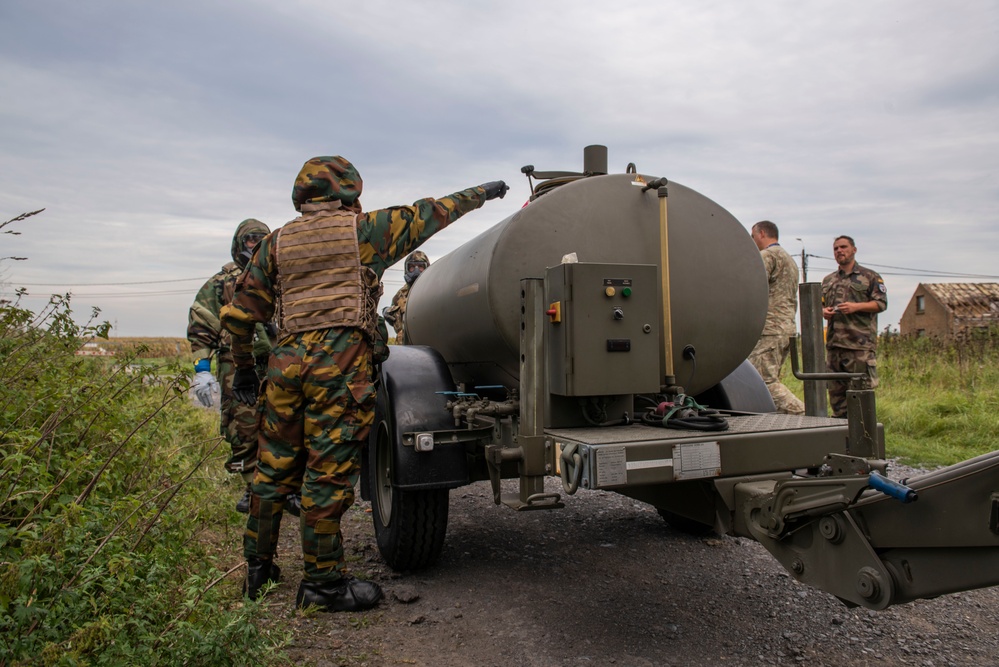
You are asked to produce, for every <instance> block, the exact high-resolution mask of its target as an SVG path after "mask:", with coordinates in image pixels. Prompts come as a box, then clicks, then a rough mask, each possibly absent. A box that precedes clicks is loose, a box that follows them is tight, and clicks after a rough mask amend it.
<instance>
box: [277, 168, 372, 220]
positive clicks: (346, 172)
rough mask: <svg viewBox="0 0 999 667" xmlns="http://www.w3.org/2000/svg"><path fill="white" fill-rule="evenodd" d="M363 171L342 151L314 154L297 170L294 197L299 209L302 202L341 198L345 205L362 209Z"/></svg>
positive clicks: (354, 209) (292, 192)
mask: <svg viewBox="0 0 999 667" xmlns="http://www.w3.org/2000/svg"><path fill="white" fill-rule="evenodd" d="M362 185H363V184H362V182H361V175H360V174H359V173H357V169H355V168H354V165H352V164H351V163H350V162H349V161H348V160H347V159H346V158H342V157H340V156H339V155H325V156H322V157H314V158H312V159H311V160H309V161H308V162H306V163H305V165H303V166H302V170H301V171H300V172H298V177H297V178H296V179H295V187H293V188H292V190H291V201H292V203H293V204H294V205H295V210H296V211H301V210H302V204H306V203H310V204H317V203H320V202H329V201H339V202H340V203H341V204H342V205H343V207H344V208H346V209H350V210H353V211H357V212H358V213H359V212H360V211H361V202H360V201H359V198H360V196H361V188H362Z"/></svg>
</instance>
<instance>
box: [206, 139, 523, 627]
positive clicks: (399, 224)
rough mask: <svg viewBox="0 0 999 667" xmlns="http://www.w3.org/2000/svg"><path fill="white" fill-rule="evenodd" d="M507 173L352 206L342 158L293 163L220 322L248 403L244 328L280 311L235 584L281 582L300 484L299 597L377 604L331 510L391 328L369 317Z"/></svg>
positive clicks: (341, 493)
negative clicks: (279, 211) (290, 511)
mask: <svg viewBox="0 0 999 667" xmlns="http://www.w3.org/2000/svg"><path fill="white" fill-rule="evenodd" d="M507 189H508V188H507V186H506V184H505V183H503V182H502V181H495V182H492V183H486V184H484V185H481V186H478V187H475V188H469V189H467V190H462V191H461V192H456V193H455V194H452V195H449V196H447V197H443V198H441V199H438V200H434V199H421V200H419V201H417V202H416V203H414V204H413V205H412V206H399V207H393V208H387V209H382V210H377V211H372V212H369V213H363V212H362V211H361V203H360V201H359V197H360V195H361V177H360V175H359V174H358V173H357V170H356V169H355V168H354V166H353V165H352V164H351V163H350V162H348V161H347V160H346V159H344V158H342V157H339V156H328V157H317V158H313V159H311V160H309V161H308V162H306V163H305V166H303V167H302V170H301V171H300V173H299V174H298V177H297V179H296V180H295V186H294V188H293V190H292V202H293V203H294V205H295V209H296V210H299V211H301V213H302V215H301V216H300V217H298V218H296V219H295V220H292V221H291V222H289V223H288V224H286V225H285V226H284V227H282V228H281V229H279V230H277V231H276V232H274V233H272V234H270V235H268V236H265V237H264V238H263V240H262V241H261V242H260V245H259V247H258V248H257V252H256V254H254V256H253V258H252V259H251V260H250V263H249V266H248V267H247V270H246V272H245V273H244V274H243V275H242V276H241V278H240V281H239V285H238V286H237V291H236V297H235V299H234V300H233V302H232V304H230V305H229V306H227V307H226V308H225V309H223V311H222V323H223V325H224V326H225V327H226V328H228V329H229V330H230V331H231V332H232V334H233V357H234V359H235V361H236V365H237V367H238V370H237V371H236V378H235V383H234V391H235V394H236V397H237V398H239V399H240V400H245V401H248V402H254V401H256V399H257V392H258V389H259V387H258V383H257V376H256V375H255V374H254V373H253V356H252V346H251V336H252V332H253V328H254V326H255V324H256V323H257V322H267V321H269V320H270V319H271V317H272V316H274V315H275V314H276V315H277V323H278V327H279V332H278V337H277V346H276V347H275V348H274V350H273V352H272V354H271V357H270V362H269V364H268V367H267V379H266V382H265V384H264V387H265V388H264V418H263V421H262V423H261V429H260V457H259V461H258V464H257V473H256V476H255V477H254V480H253V494H252V496H251V501H250V515H249V518H248V520H247V523H246V533H245V535H244V538H243V551H244V555H245V556H246V560H247V577H246V582H245V585H244V593H245V594H247V595H249V596H250V597H251V598H257V597H258V596H259V594H260V590H261V588H262V587H263V586H264V585H265V584H266V583H267V582H268V581H277V580H278V578H279V576H280V569H279V568H278V567H277V565H275V564H274V563H273V558H274V553H275V547H276V545H277V540H278V530H279V528H280V524H281V514H282V510H283V508H284V498H285V495H286V494H288V493H291V492H293V491H295V490H297V489H299V488H301V491H302V512H303V521H302V552H303V559H304V565H305V578H304V579H303V581H302V582H301V584H300V586H299V589H298V594H297V596H296V598H295V605H296V607H299V608H301V607H307V606H310V605H317V606H319V607H320V608H321V609H323V610H325V611H357V610H361V609H368V608H370V607H372V606H374V605H376V604H377V603H378V600H379V599H381V596H382V591H381V588H380V587H379V586H378V584H376V583H374V582H368V581H363V580H359V579H355V578H353V577H349V576H347V575H346V573H345V572H344V553H343V544H342V538H341V534H340V518H341V516H342V515H343V513H344V512H345V511H346V510H347V508H348V507H350V506H351V504H353V502H354V485H355V483H356V482H357V479H358V475H359V474H360V455H361V449H362V447H364V446H365V443H366V442H367V439H368V434H369V432H370V430H371V425H372V423H373V422H374V409H375V384H374V377H375V364H377V363H380V362H381V361H382V360H384V357H385V355H386V354H387V349H388V348H387V347H386V346H385V344H384V343H385V342H386V341H385V339H387V337H388V333H387V331H386V329H385V325H384V323H383V322H381V321H380V318H378V314H377V307H378V299H379V297H380V295H381V292H382V286H381V283H380V282H379V281H380V279H381V276H382V274H383V273H384V272H385V270H386V269H387V268H388V267H389V266H391V265H392V264H394V263H395V262H397V261H399V260H400V259H402V258H403V257H405V256H406V254H407V253H409V252H412V251H413V250H415V249H416V248H417V247H418V246H419V245H420V244H422V243H423V242H424V241H426V240H427V239H428V238H430V237H431V236H432V235H433V234H435V233H437V232H438V231H440V230H441V229H444V228H445V227H447V226H448V225H449V224H451V223H452V222H454V221H455V220H457V219H458V218H459V217H461V216H462V215H464V214H465V213H468V212H469V211H472V210H474V209H476V208H478V207H480V206H481V205H482V204H483V203H484V202H485V201H487V200H489V199H493V198H495V197H502V196H503V195H504V194H505V193H506V191H507Z"/></svg>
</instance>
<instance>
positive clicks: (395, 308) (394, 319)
mask: <svg viewBox="0 0 999 667" xmlns="http://www.w3.org/2000/svg"><path fill="white" fill-rule="evenodd" d="M410 262H423V263H424V264H426V265H427V266H429V265H430V258H429V257H427V255H426V254H425V253H424V252H423V251H422V250H417V251H416V252H414V253H413V254H412V255H410V256H409V257H407V258H406V264H407V266H408V265H409V263H410ZM418 277H419V274H416V275H413V276H412V278H411V277H410V274H409V272H408V271H406V284H405V285H403V286H402V288H401V289H400V290H399V291H398V292H396V293H395V296H394V297H392V305H391V306H390V307H389V308H388V309H386V311H385V319H387V320H390V322H391V324H392V328H393V329H395V342H396V343H397V344H399V345H405V344H406V305H407V304H408V303H409V288H410V287H412V286H413V283H415V282H416V279H417V278H418Z"/></svg>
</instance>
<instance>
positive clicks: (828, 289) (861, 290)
mask: <svg viewBox="0 0 999 667" xmlns="http://www.w3.org/2000/svg"><path fill="white" fill-rule="evenodd" d="M867 301H876V302H877V303H878V306H879V312H880V311H883V310H884V309H885V308H887V307H888V290H887V289H886V288H885V282H884V281H883V280H882V279H881V276H879V275H878V274H877V273H876V272H875V271H871V270H870V269H865V268H864V267H862V266H861V265H860V264H857V263H854V265H853V271H851V272H850V273H844V272H843V270H842V269H840V270H838V271H833V272H832V273H830V274H829V275H828V276H826V277H825V278H823V279H822V305H823V306H825V307H827V308H828V307H833V306H836V305H837V304H840V303H845V302H851V303H865V302H867ZM877 343H878V314H877V313H851V314H849V315H845V314H842V313H836V314H835V315H833V317H832V319H830V320H828V324H827V325H826V347H827V348H834V347H838V348H842V349H846V350H873V349H875V347H877Z"/></svg>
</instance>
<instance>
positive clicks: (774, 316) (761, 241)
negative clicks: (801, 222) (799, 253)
mask: <svg viewBox="0 0 999 667" xmlns="http://www.w3.org/2000/svg"><path fill="white" fill-rule="evenodd" d="M779 234H780V232H779V230H778V229H777V225H775V224H774V223H772V222H770V221H769V220H761V221H760V222H757V223H756V224H755V225H753V230H752V236H753V241H755V242H756V247H757V248H759V249H760V258H761V259H762V260H763V267H764V268H765V269H766V271H767V283H768V284H769V288H770V297H769V302H768V306H767V319H766V323H765V324H764V325H763V334H762V335H761V336H760V340H759V341H758V342H757V343H756V347H754V348H753V351H752V352H751V353H750V354H749V363H751V364H753V366H754V367H755V368H756V370H757V371H759V373H760V376H761V377H762V378H763V381H764V382H766V384H767V389H769V390H770V395H771V396H772V397H773V399H774V405H775V406H777V412H782V413H784V414H789V415H803V414H805V404H804V403H802V402H801V400H799V399H798V397H797V396H795V395H794V394H793V393H791V390H790V389H788V388H787V387H785V386H784V384H783V383H781V381H780V369H781V366H783V365H784V361H785V360H786V359H787V353H788V348H789V347H790V342H789V339H790V337H791V336H794V335H795V327H794V313H795V311H796V310H797V309H798V266H797V265H796V264H795V263H794V260H793V259H791V256H790V255H789V254H787V251H786V250H784V248H782V247H781V246H780V244H779V243H778V242H777V239H778V236H779Z"/></svg>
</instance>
